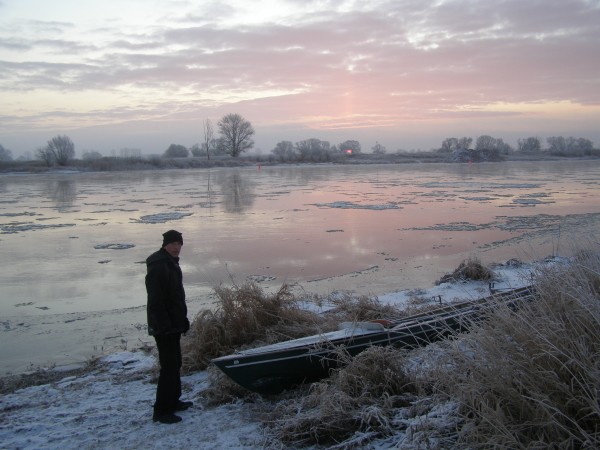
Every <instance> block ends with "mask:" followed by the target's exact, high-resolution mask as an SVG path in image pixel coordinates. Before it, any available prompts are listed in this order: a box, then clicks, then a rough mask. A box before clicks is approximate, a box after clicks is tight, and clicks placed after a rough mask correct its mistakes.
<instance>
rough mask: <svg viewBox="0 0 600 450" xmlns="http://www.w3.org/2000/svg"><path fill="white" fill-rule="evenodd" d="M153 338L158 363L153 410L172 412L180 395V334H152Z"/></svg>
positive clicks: (160, 412)
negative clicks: (158, 370)
mask: <svg viewBox="0 0 600 450" xmlns="http://www.w3.org/2000/svg"><path fill="white" fill-rule="evenodd" d="M154 339H155V340H156V347H157V348H158V361H159V363H160V375H159V376H158V386H157V387H156V402H155V403H154V412H156V413H159V414H164V413H172V412H175V407H176V405H177V402H178V401H179V397H181V377H180V369H181V345H180V339H181V334H180V333H175V334H164V335H161V336H154Z"/></svg>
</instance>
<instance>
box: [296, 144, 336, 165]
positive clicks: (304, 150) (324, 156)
mask: <svg viewBox="0 0 600 450" xmlns="http://www.w3.org/2000/svg"><path fill="white" fill-rule="evenodd" d="M295 148H296V151H297V152H298V156H299V158H300V160H301V161H314V162H326V161H330V160H331V153H332V150H331V146H330V144H329V142H327V141H321V140H320V139H315V138H311V139H306V140H304V141H299V142H296V144H295Z"/></svg>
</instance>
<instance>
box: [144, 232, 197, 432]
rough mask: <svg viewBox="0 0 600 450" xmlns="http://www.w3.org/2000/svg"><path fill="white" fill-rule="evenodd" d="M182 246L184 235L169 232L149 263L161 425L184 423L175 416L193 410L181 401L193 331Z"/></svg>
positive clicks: (150, 318)
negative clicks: (184, 359)
mask: <svg viewBox="0 0 600 450" xmlns="http://www.w3.org/2000/svg"><path fill="white" fill-rule="evenodd" d="M182 246H183V236H182V235H181V233H180V232H178V231H175V230H169V231H167V232H166V233H164V234H163V243H162V247H161V249H160V250H158V251H157V252H154V253H153V254H152V255H150V256H149V257H148V259H146V266H147V273H146V292H147V293H148V304H147V314H148V333H149V334H150V335H152V336H154V339H155V340H156V347H157V348H158V360H159V363H160V375H159V377H158V386H157V387H156V402H155V403H154V414H153V416H152V420H154V421H155V422H161V423H177V422H181V417H179V416H177V415H175V412H177V411H183V410H185V409H188V408H189V407H190V406H192V402H184V401H181V400H180V397H181V378H180V369H181V345H180V339H181V334H182V333H185V332H187V331H188V330H189V329H190V322H189V320H188V318H187V306H186V303H185V291H184V289H183V277H182V273H181V268H180V267H179V253H180V252H181V247H182Z"/></svg>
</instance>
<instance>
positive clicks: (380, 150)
mask: <svg viewBox="0 0 600 450" xmlns="http://www.w3.org/2000/svg"><path fill="white" fill-rule="evenodd" d="M371 150H372V151H373V153H374V154H375V155H385V154H386V153H387V149H386V148H385V147H384V146H383V145H381V144H380V143H379V142H377V141H375V145H374V146H373V147H371Z"/></svg>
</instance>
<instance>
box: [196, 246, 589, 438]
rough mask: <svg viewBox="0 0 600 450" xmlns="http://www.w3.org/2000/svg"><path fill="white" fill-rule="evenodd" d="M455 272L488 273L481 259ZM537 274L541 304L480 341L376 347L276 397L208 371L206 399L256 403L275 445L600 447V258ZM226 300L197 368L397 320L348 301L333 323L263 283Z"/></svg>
mask: <svg viewBox="0 0 600 450" xmlns="http://www.w3.org/2000/svg"><path fill="white" fill-rule="evenodd" d="M456 273H460V276H461V277H466V276H482V277H486V279H488V278H487V277H489V276H490V271H488V270H483V269H482V267H481V265H480V264H479V262H478V261H476V260H471V261H467V262H464V263H463V264H461V267H460V268H459V269H457V271H456ZM534 275H535V276H534V279H533V281H534V284H535V287H536V289H537V294H536V296H535V298H534V300H533V301H532V302H529V303H525V304H523V305H522V306H521V307H520V308H519V309H517V310H515V309H514V308H513V309H511V308H508V307H506V306H503V305H501V304H499V305H498V306H497V307H494V308H493V309H492V311H491V312H490V313H489V316H488V320H486V321H483V322H480V323H478V324H476V325H474V326H473V328H472V331H471V332H470V333H467V334H456V335H455V336H453V338H452V339H449V340H446V341H444V342H442V343H438V344H432V345H430V346H428V347H426V348H421V349H417V350H414V351H411V352H408V351H403V350H398V349H393V348H372V349H370V350H367V351H365V352H363V353H362V354H360V355H359V356H358V357H356V358H353V359H350V358H348V359H347V365H346V366H345V367H343V368H342V369H339V370H337V371H335V373H334V374H333V375H332V376H331V377H330V378H329V379H326V380H322V381H321V382H317V383H313V384H312V385H309V386H303V387H300V388H298V389H296V390H294V391H288V392H285V393H284V394H281V395H280V396H275V397H270V398H258V397H257V396H256V395H255V394H251V393H249V392H248V391H245V390H243V389H242V388H240V387H239V386H237V385H235V384H234V383H233V382H231V381H230V380H228V379H227V378H226V377H225V376H224V375H222V374H220V373H218V372H217V371H216V370H215V369H213V368H210V369H209V372H210V379H211V387H209V388H208V389H207V390H205V391H204V393H203V396H204V398H205V400H206V401H207V402H208V403H210V404H218V403H223V402H231V401H239V399H245V400H246V401H252V402H254V403H255V405H256V406H255V407H256V409H257V411H258V414H261V418H262V420H263V421H264V424H265V428H266V430H267V432H268V434H269V435H270V436H271V439H272V445H274V446H275V447H274V448H276V447H277V446H279V447H280V448H284V447H290V446H291V447H295V448H301V447H306V446H317V447H327V448H359V447H364V446H367V445H368V443H369V442H371V441H377V442H378V443H379V444H378V445H381V443H382V442H385V443H386V445H388V444H389V445H390V446H391V447H393V448H415V447H414V446H415V445H416V446H417V447H419V446H422V448H461V449H462V448H490V447H494V448H552V447H553V446H554V447H555V448H573V449H575V448H598V446H599V445H600V429H598V423H600V404H599V403H598V392H599V391H600V376H599V373H600V372H599V366H598V361H599V358H598V355H600V251H598V249H597V248H595V249H594V250H586V251H584V252H580V253H578V255H577V256H576V257H575V258H574V259H573V261H572V263H571V264H569V265H567V266H560V267H559V266H556V267H552V266H550V267H546V268H543V269H540V270H538V271H537V272H536V273H535V274H534ZM218 294H219V297H220V299H221V305H222V307H221V308H220V309H219V311H218V312H217V313H214V315H206V314H202V315H200V316H199V317H198V318H197V320H196V322H195V324H194V333H192V335H195V336H196V337H195V338H191V339H190V340H188V347H187V349H188V350H187V353H188V355H189V358H190V359H189V360H188V361H196V363H195V364H197V362H198V361H201V362H202V364H201V365H200V367H203V366H204V364H205V363H206V361H208V359H209V358H210V357H212V356H213V355H215V354H222V352H223V353H227V352H230V351H231V350H232V348H234V347H237V348H239V347H242V346H244V345H247V344H248V343H249V342H250V341H252V342H253V343H255V344H257V343H268V342H273V341H276V340H282V338H284V337H288V336H289V337H290V338H291V337H293V336H298V335H300V334H301V331H300V330H303V331H304V332H305V334H311V333H314V332H315V330H319V331H324V330H326V329H328V327H330V326H333V324H334V323H336V322H337V321H338V320H339V319H340V318H342V317H354V318H356V317H357V316H361V319H368V318H373V317H374V316H379V317H385V315H386V314H399V312H398V311H395V310H394V311H392V310H385V309H382V306H381V305H380V304H378V301H377V299H367V298H362V299H360V300H358V301H357V300H352V299H351V298H346V299H344V301H342V302H340V303H339V304H338V305H337V308H335V309H334V311H335V313H334V315H333V316H332V317H333V319H334V320H330V319H326V318H324V317H321V315H317V314H310V313H306V312H302V313H301V312H300V309H299V308H297V306H296V305H295V303H296V300H295V299H294V297H293V296H292V295H291V293H290V292H289V290H288V289H287V288H286V287H284V288H282V290H281V291H279V292H278V293H276V294H274V295H273V296H268V295H265V294H264V293H262V292H261V291H260V289H258V288H257V287H256V286H255V285H247V286H244V287H238V288H232V289H222V290H221V291H220V292H218ZM245 299H248V301H246V300H245ZM359 311H360V312H359ZM400 313H401V312H400ZM303 324H304V325H303ZM225 330H235V333H234V336H231V335H229V334H230V333H228V332H225ZM292 330H293V331H292ZM246 338H247V339H248V341H247V342H243V341H244V340H245V339H246ZM217 341H218V342H217ZM234 341H235V342H234ZM188 364H190V362H188ZM193 365H194V364H192V366H193ZM190 368H192V367H190ZM406 445H410V446H412V447H403V446H406Z"/></svg>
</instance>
